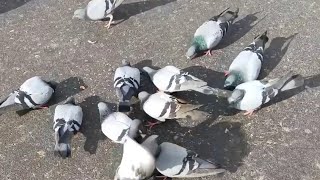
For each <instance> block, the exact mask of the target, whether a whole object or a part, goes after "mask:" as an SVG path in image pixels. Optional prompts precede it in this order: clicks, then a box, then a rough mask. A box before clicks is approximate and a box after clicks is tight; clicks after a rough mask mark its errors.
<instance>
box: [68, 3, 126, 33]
mask: <svg viewBox="0 0 320 180" xmlns="http://www.w3.org/2000/svg"><path fill="white" fill-rule="evenodd" d="M123 1H124V0H91V1H90V2H89V3H88V5H87V6H86V7H85V8H84V9H78V10H76V11H75V12H74V15H73V18H78V19H84V20H92V21H97V20H102V19H105V18H109V19H110V20H109V21H108V24H107V25H106V26H105V27H107V28H110V25H111V24H112V23H114V22H113V21H112V20H113V15H112V14H113V12H114V10H115V9H116V8H117V7H118V6H119V5H120V4H121V3H122V2H123Z"/></svg>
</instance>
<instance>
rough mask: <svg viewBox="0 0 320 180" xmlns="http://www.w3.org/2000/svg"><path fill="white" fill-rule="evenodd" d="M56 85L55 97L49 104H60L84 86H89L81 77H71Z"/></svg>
mask: <svg viewBox="0 0 320 180" xmlns="http://www.w3.org/2000/svg"><path fill="white" fill-rule="evenodd" d="M55 86H56V87H55V90H54V94H53V97H52V98H51V99H50V101H49V102H48V106H52V105H54V104H58V103H60V102H62V101H64V100H66V99H67V98H68V97H70V96H74V95H76V94H78V93H79V92H81V91H82V90H83V88H87V87H88V86H87V85H86V84H85V83H84V81H83V79H82V78H80V77H70V78H68V79H65V80H63V81H61V82H60V83H57V84H56V85H55Z"/></svg>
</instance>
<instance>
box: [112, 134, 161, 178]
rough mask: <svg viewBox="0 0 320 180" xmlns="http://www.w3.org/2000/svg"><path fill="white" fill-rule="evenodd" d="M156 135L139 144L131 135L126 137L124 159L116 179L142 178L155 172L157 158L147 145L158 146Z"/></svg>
mask: <svg viewBox="0 0 320 180" xmlns="http://www.w3.org/2000/svg"><path fill="white" fill-rule="evenodd" d="M156 137H157V136H156ZM156 137H154V136H150V138H148V139H146V140H145V141H144V142H143V143H142V144H138V143H137V142H136V141H134V140H133V139H131V138H130V137H127V138H126V139H125V142H124V144H123V155H122V160H121V163H120V165H119V167H118V169H117V171H116V175H115V177H114V180H129V179H130V180H141V179H146V178H149V177H150V176H151V175H152V174H153V172H154V170H155V161H156V160H155V156H154V155H153V154H152V153H151V151H150V150H149V149H148V148H147V147H151V148H152V149H154V147H153V146H156V147H155V148H157V146H158V145H157V144H156V142H155V138H156Z"/></svg>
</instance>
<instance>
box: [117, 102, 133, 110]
mask: <svg viewBox="0 0 320 180" xmlns="http://www.w3.org/2000/svg"><path fill="white" fill-rule="evenodd" d="M130 110H131V109H130V102H129V101H122V102H119V105H118V111H119V112H129V111H130Z"/></svg>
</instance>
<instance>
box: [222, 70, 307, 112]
mask: <svg viewBox="0 0 320 180" xmlns="http://www.w3.org/2000/svg"><path fill="white" fill-rule="evenodd" d="M303 84H304V79H303V77H302V76H300V75H294V73H293V72H292V71H290V72H289V73H287V74H286V75H285V76H283V77H281V78H276V79H271V80H254V81H249V82H245V83H242V84H240V85H238V86H237V87H236V88H235V90H234V91H233V92H232V95H231V96H230V97H229V98H228V102H229V104H230V106H231V107H234V108H236V109H239V110H244V111H246V113H245V114H244V115H252V114H253V112H254V110H256V109H258V108H259V107H260V106H261V105H263V104H265V103H267V102H269V101H270V100H271V99H273V98H274V97H275V96H276V95H278V93H279V92H283V91H286V90H290V89H293V88H297V87H300V86H302V85H303Z"/></svg>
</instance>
